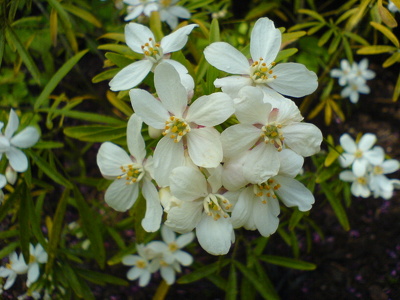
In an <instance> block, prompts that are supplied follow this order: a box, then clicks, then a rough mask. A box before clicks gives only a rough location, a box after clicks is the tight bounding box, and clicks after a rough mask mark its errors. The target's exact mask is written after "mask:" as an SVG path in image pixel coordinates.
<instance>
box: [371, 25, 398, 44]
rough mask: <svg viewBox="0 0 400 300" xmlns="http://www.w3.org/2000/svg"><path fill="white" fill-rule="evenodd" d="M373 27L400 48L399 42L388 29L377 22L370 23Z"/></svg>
mask: <svg viewBox="0 0 400 300" xmlns="http://www.w3.org/2000/svg"><path fill="white" fill-rule="evenodd" d="M369 23H370V24H371V26H372V27H374V28H375V29H376V30H379V31H380V32H381V33H382V34H383V35H385V36H386V37H387V38H388V39H389V40H390V41H391V42H392V43H393V45H395V46H396V47H397V48H400V44H399V40H398V39H397V37H396V36H395V35H394V34H393V32H391V31H390V30H389V29H388V28H387V27H385V26H383V25H382V24H379V23H376V22H369Z"/></svg>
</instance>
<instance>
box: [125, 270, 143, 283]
mask: <svg viewBox="0 0 400 300" xmlns="http://www.w3.org/2000/svg"><path fill="white" fill-rule="evenodd" d="M143 271H144V270H143V269H139V268H136V267H134V268H131V269H130V270H129V271H128V273H127V274H126V277H128V279H129V280H135V279H138V278H139V276H141V275H142V273H143Z"/></svg>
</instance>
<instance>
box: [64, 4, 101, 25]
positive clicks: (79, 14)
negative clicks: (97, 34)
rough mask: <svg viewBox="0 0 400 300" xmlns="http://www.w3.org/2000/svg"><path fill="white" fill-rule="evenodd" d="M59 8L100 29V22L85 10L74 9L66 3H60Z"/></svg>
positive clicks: (74, 7)
mask: <svg viewBox="0 0 400 300" xmlns="http://www.w3.org/2000/svg"><path fill="white" fill-rule="evenodd" d="M61 6H62V7H63V8H64V9H65V10H67V11H69V12H70V13H72V14H74V15H75V16H77V17H79V18H81V19H83V20H85V21H87V22H89V23H91V24H93V25H94V26H96V27H101V22H100V21H99V20H98V19H97V18H96V17H95V16H94V15H92V14H91V13H90V12H88V11H87V10H84V9H81V8H79V7H76V6H74V5H71V4H67V3H62V4H61Z"/></svg>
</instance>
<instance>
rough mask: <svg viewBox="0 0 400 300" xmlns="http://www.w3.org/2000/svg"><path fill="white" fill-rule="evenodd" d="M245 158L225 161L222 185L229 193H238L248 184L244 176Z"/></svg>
mask: <svg viewBox="0 0 400 300" xmlns="http://www.w3.org/2000/svg"><path fill="white" fill-rule="evenodd" d="M243 163H244V162H243V158H242V157H235V158H232V159H230V160H228V161H225V163H224V167H223V172H222V185H223V186H224V187H225V188H226V189H227V190H229V191H237V190H238V189H240V188H242V187H244V186H245V185H246V184H248V183H249V182H248V180H246V178H245V177H244V174H243Z"/></svg>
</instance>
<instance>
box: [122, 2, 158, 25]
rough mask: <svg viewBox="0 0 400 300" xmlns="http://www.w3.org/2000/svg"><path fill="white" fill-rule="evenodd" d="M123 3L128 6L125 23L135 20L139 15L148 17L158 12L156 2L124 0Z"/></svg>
mask: <svg viewBox="0 0 400 300" xmlns="http://www.w3.org/2000/svg"><path fill="white" fill-rule="evenodd" d="M124 3H125V4H128V7H127V8H126V10H127V12H128V15H127V16H126V17H125V19H124V20H125V21H130V20H133V19H136V18H137V17H138V16H140V15H141V14H144V15H145V16H147V17H150V15H151V12H152V11H156V10H158V5H157V0H124Z"/></svg>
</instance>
